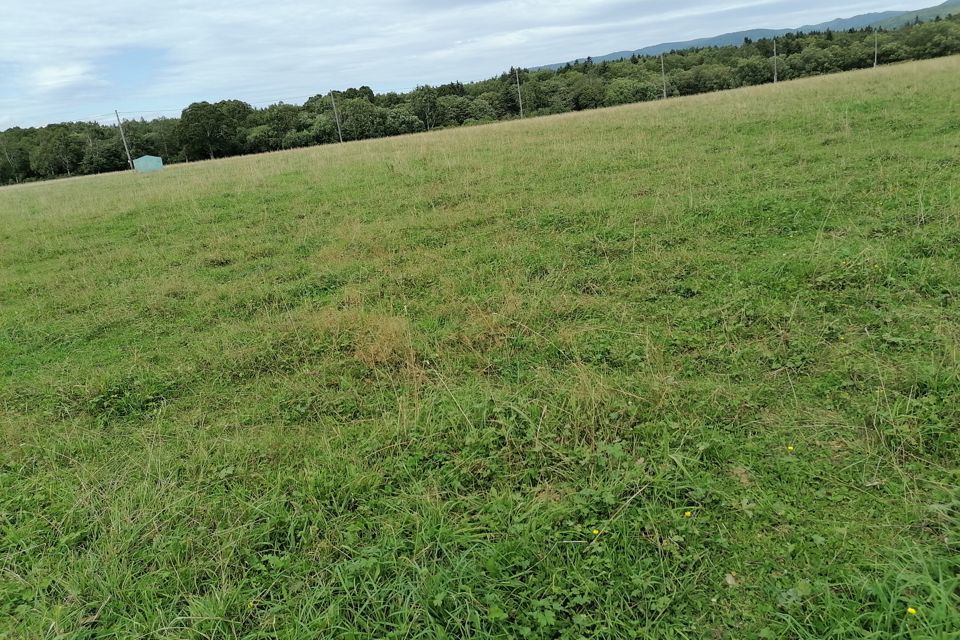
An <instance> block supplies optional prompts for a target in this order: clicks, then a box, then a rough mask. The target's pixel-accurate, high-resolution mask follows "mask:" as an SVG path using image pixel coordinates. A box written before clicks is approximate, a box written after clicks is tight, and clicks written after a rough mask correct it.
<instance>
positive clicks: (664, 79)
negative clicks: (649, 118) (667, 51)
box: [660, 53, 667, 100]
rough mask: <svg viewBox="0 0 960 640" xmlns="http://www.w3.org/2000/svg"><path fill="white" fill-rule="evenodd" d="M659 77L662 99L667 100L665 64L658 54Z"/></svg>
mask: <svg viewBox="0 0 960 640" xmlns="http://www.w3.org/2000/svg"><path fill="white" fill-rule="evenodd" d="M660 76H661V77H662V78H663V99H664V100H666V99H667V63H666V62H664V61H663V54H662V53H661V54H660Z"/></svg>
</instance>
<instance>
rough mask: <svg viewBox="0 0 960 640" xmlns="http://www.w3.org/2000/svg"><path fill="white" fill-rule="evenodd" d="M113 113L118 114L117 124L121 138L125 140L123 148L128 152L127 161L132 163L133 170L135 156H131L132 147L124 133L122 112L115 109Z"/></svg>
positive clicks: (131, 168)
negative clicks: (128, 144)
mask: <svg viewBox="0 0 960 640" xmlns="http://www.w3.org/2000/svg"><path fill="white" fill-rule="evenodd" d="M113 113H114V115H115V116H117V126H119V127H120V139H121V140H123V150H124V151H126V152H127V163H128V164H129V165H130V170H131V171H133V158H131V157H130V147H128V146H127V136H126V134H124V133H123V122H121V121H120V112H119V111H117V110H116V109H114V110H113Z"/></svg>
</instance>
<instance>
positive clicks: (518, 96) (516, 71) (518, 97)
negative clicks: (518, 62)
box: [513, 67, 523, 120]
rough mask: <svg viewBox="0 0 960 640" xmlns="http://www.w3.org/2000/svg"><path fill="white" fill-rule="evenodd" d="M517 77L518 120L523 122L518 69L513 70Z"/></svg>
mask: <svg viewBox="0 0 960 640" xmlns="http://www.w3.org/2000/svg"><path fill="white" fill-rule="evenodd" d="M513 71H514V73H516V75H517V101H518V102H519V103H520V119H521V120H523V94H522V93H520V67H517V68H516V69H514V70H513Z"/></svg>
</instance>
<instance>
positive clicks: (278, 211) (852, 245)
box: [0, 58, 960, 640]
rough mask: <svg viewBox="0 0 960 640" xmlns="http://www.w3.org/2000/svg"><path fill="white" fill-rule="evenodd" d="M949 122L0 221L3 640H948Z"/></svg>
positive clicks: (248, 189)
mask: <svg viewBox="0 0 960 640" xmlns="http://www.w3.org/2000/svg"><path fill="white" fill-rule="evenodd" d="M958 95H960V59H958V58H949V59H941V60H936V61H931V62H924V63H917V64H909V65H902V66H897V67H891V68H883V69H880V70H876V71H872V70H871V71H867V72H856V73H851V74H844V75H837V76H828V77H823V78H818V79H811V80H804V81H798V82H793V83H782V84H780V85H776V86H766V87H761V88H754V89H747V90H739V91H733V92H727V93H721V94H712V95H706V96H700V97H693V98H687V99H682V100H670V101H667V102H664V103H660V104H645V105H638V106H630V107H625V108H619V109H612V110H605V111H600V112H593V113H584V114H571V115H564V116H558V117H551V118H543V119H537V120H528V121H524V122H513V123H505V124H499V125H493V126H487V127H478V128H468V129H462V130H453V131H445V132H437V133H433V134H426V135H418V136H411V137H405V138H400V139H390V140H380V141H370V142H361V143H353V144H347V145H343V146H338V147H326V148H318V149H309V150H302V151H295V152H288V153H281V154H272V155H264V156H255V157H247V158H239V159H232V160H225V161H217V162H207V163H200V164H195V165H186V166H176V167H170V168H168V169H166V170H165V171H164V172H162V173H160V174H156V175H144V176H138V175H132V174H127V175H110V176H103V177H97V178H89V179H78V180H67V181H61V182H57V183H49V184H41V185H26V186H23V187H16V188H7V189H2V190H0V637H4V638H7V637H9V638H16V639H20V638H71V639H89V638H97V639H100V638H118V639H120V638H168V639H174V638H178V639H179V638H210V639H212V638H264V639H265V638H283V639H293V638H298V639H299V638H303V639H307V638H353V639H360V638H450V639H460V638H564V639H577V638H591V639H592V638H658V639H659V638H678V639H699V638H730V639H740V638H784V639H786V638H797V639H800V638H804V639H810V640H813V639H817V640H819V639H825V638H874V639H877V640H880V639H883V640H888V639H892V638H916V639H919V638H925V639H926V638H936V639H940V640H946V639H948V638H950V639H953V638H956V637H957V630H958V629H960V613H958V603H960V599H958V593H960V573H958V572H960V489H958V480H960V473H958V464H957V463H958V454H960V434H958V420H960V361H958V360H960V359H958V347H960V322H958V321H960V300H958V298H957V296H958V292H960V269H958V264H960V250H958V247H960V114H958V111H957V107H956V99H957V96H958ZM688 515H689V517H688ZM594 530H598V531H600V532H601V533H600V534H599V535H595V534H594V533H593V531H594ZM908 607H914V608H915V609H916V610H917V613H916V615H910V614H909V613H908V612H907V608H908Z"/></svg>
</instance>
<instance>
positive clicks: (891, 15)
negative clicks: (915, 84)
mask: <svg viewBox="0 0 960 640" xmlns="http://www.w3.org/2000/svg"><path fill="white" fill-rule="evenodd" d="M949 13H960V0H947V2H944V3H943V4H941V5H938V6H936V7H930V8H927V9H919V10H917V11H882V12H878V13H865V14H862V15H859V16H853V17H852V18H838V19H836V20H831V21H830V22H822V23H820V24H808V25H804V26H802V27H797V28H795V29H751V30H749V31H736V32H734V33H725V34H723V35H719V36H713V37H712V38H698V39H696V40H684V41H682V42H664V43H662V44H655V45H653V46H650V47H644V48H643V49H636V50H634V51H617V52H615V53H608V54H607V55H603V56H593V61H594V62H603V61H604V60H609V61H613V60H622V59H623V58H629V57H630V56H632V55H634V54H636V55H638V56H656V55H659V54H661V53H668V52H670V51H675V50H678V49H702V48H705V47H728V46H730V45H740V44H743V41H744V39H745V38H750V39H751V40H761V39H763V38H776V37H779V36H782V35H786V34H788V33H798V32H804V33H809V32H811V31H827V30H830V31H848V30H849V29H863V28H866V27H877V28H884V29H896V28H898V27H901V26H903V25H905V24H908V23H910V22H913V21H915V20H916V19H917V18H919V19H920V20H921V21H928V20H933V19H935V18H936V17H937V16H943V17H946V16H947V14H949ZM585 59H586V58H578V59H577V60H575V61H571V62H583V61H584V60H585ZM566 64H567V63H566V62H560V63H556V64H548V65H543V66H540V67H534V69H559V68H560V67H562V66H564V65H566Z"/></svg>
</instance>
